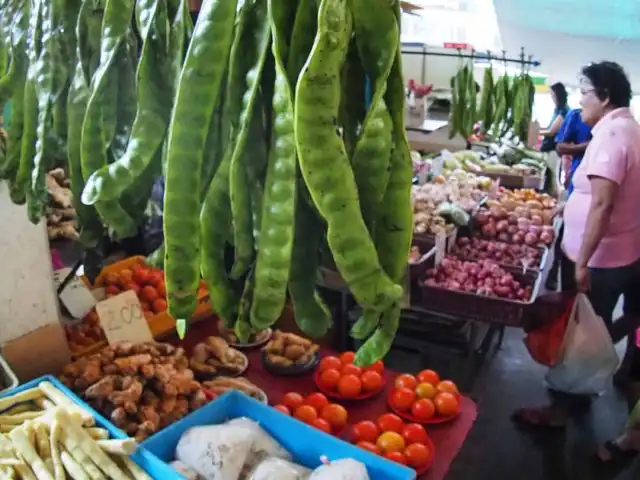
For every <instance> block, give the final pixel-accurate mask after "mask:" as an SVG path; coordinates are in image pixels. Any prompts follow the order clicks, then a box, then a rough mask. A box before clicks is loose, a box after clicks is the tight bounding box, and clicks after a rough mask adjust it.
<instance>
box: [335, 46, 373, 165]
mask: <svg viewBox="0 0 640 480" xmlns="http://www.w3.org/2000/svg"><path fill="white" fill-rule="evenodd" d="M341 83H342V93H341V98H340V113H339V116H338V123H339V124H340V126H341V127H342V129H343V134H342V135H343V137H344V143H345V147H346V149H347V154H348V155H349V158H350V159H353V152H354V151H355V148H356V143H357V142H358V135H359V134H360V132H361V131H362V125H363V124H364V121H365V116H366V113H367V111H366V110H367V100H368V99H367V96H366V88H365V87H366V83H367V74H366V73H365V71H364V67H363V66H362V61H361V60H360V56H359V55H358V47H357V45H356V40H355V37H354V38H353V39H352V40H351V43H350V45H349V51H348V52H347V61H346V62H344V66H343V67H342V78H341Z"/></svg>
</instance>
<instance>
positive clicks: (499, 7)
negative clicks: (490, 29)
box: [493, 0, 640, 93]
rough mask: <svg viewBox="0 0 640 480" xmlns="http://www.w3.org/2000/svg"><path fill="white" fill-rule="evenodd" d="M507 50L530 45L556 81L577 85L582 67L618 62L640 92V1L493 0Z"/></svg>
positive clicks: (545, 70) (552, 79)
mask: <svg viewBox="0 0 640 480" xmlns="http://www.w3.org/2000/svg"><path fill="white" fill-rule="evenodd" d="M493 3H494V8H495V14H496V18H497V23H498V29H499V32H500V37H501V40H502V44H503V48H504V49H505V50H507V51H517V50H519V49H520V47H521V46H526V47H527V50H528V51H531V52H533V53H535V55H536V57H538V58H539V59H540V60H542V62H543V67H542V70H543V71H544V72H545V73H547V74H548V75H549V77H550V80H551V81H563V82H566V83H567V84H570V85H575V84H576V80H577V73H578V72H579V70H580V67H581V66H583V65H586V64H588V63H590V62H595V61H601V60H612V61H615V62H618V63H620V64H621V65H622V66H623V67H624V68H625V69H626V70H627V72H628V73H629V75H630V77H631V80H632V85H633V87H634V90H635V92H636V93H639V92H640V1H638V0H537V1H535V2H532V1H530V0H493Z"/></svg>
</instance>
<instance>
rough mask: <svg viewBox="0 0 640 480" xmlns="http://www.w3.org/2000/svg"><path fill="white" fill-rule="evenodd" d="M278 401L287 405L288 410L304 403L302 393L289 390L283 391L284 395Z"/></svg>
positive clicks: (293, 409)
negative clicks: (280, 400)
mask: <svg viewBox="0 0 640 480" xmlns="http://www.w3.org/2000/svg"><path fill="white" fill-rule="evenodd" d="M280 403H281V404H282V405H285V406H286V407H289V410H291V411H292V412H293V411H295V410H296V408H298V407H299V406H301V405H302V404H303V403H304V398H302V395H300V394H299V393H296V392H289V393H285V395H284V397H282V402H280Z"/></svg>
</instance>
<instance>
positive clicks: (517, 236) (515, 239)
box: [511, 232, 524, 243]
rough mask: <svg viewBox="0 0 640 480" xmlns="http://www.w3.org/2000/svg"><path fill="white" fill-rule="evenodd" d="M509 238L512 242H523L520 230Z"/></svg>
mask: <svg viewBox="0 0 640 480" xmlns="http://www.w3.org/2000/svg"><path fill="white" fill-rule="evenodd" d="M511 240H512V241H513V243H522V242H524V234H523V233H520V232H518V233H515V234H514V235H513V237H512V238H511Z"/></svg>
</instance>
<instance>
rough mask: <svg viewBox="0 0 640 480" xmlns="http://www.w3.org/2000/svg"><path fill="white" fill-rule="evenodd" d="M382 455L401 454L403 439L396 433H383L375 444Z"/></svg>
mask: <svg viewBox="0 0 640 480" xmlns="http://www.w3.org/2000/svg"><path fill="white" fill-rule="evenodd" d="M376 445H378V448H379V449H380V451H381V452H382V453H390V452H402V451H403V450H404V448H405V443H404V438H402V435H400V434H399V433H396V432H384V433H383V434H382V435H380V436H379V437H378V441H377V442H376Z"/></svg>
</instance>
